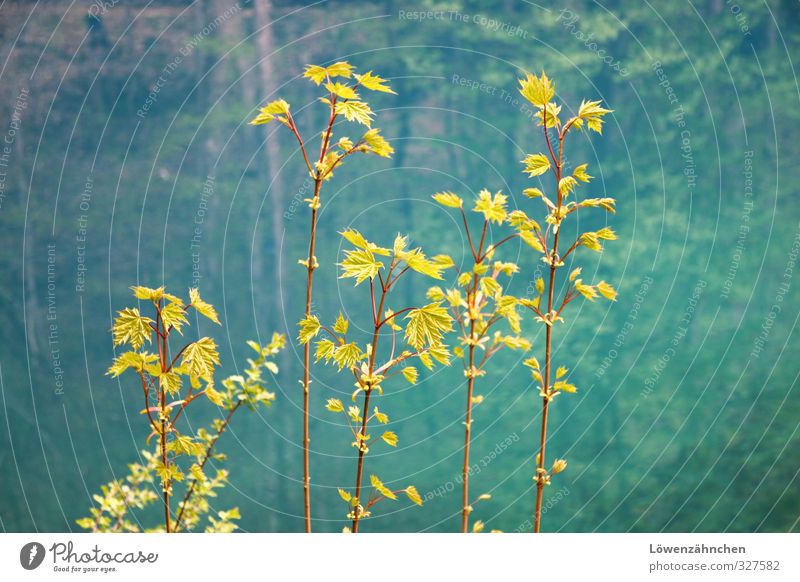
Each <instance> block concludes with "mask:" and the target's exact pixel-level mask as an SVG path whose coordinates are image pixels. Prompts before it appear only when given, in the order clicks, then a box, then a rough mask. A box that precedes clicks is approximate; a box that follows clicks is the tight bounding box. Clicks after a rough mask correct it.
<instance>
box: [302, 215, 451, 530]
mask: <svg viewBox="0 0 800 582" xmlns="http://www.w3.org/2000/svg"><path fill="white" fill-rule="evenodd" d="M342 236H343V237H344V238H345V239H346V240H347V241H348V242H349V243H350V244H351V245H353V248H352V249H349V250H347V251H345V258H344V260H343V261H342V262H341V263H340V264H339V266H340V267H341V268H342V275H341V278H353V279H355V285H356V286H358V285H360V284H361V283H363V282H364V281H367V280H368V281H369V305H370V309H371V318H372V319H371V325H370V328H371V330H372V334H371V340H370V342H369V343H366V344H361V345H359V344H358V343H357V342H355V341H352V340H351V339H350V338H349V337H348V329H349V326H350V324H349V321H348V320H347V319H345V318H344V316H343V315H342V314H341V313H340V314H339V317H338V318H337V320H336V323H335V324H334V325H333V326H332V327H327V326H324V325H322V324H321V323H320V322H319V319H317V317H316V316H314V315H309V316H308V317H307V318H306V319H304V320H303V321H302V322H301V325H300V337H299V340H300V343H302V344H304V345H309V342H310V341H311V340H312V339H313V338H315V337H316V336H317V335H318V334H319V333H320V332H322V331H324V332H325V333H326V334H327V336H328V337H325V338H323V339H320V340H318V341H317V342H316V352H315V355H316V361H319V360H325V363H326V364H328V363H332V364H334V365H336V367H337V368H338V369H339V372H344V373H345V374H346V375H348V376H349V375H350V374H352V375H353V377H354V378H355V380H356V383H355V387H356V390H355V391H354V392H353V395H352V400H353V402H356V400H357V399H358V397H359V395H361V402H362V405H361V406H360V407H359V406H357V405H354V406H348V407H347V408H346V409H345V406H344V404H343V403H342V401H341V400H339V399H337V398H331V399H329V400H328V403H327V406H326V408H327V409H328V410H329V411H331V412H334V413H337V414H342V415H343V416H344V418H345V420H346V422H347V424H348V426H349V427H350V432H351V433H352V434H353V439H354V440H353V443H352V444H353V446H354V447H355V448H356V449H358V456H357V461H356V467H355V489H354V490H353V491H352V492H350V491H346V490H344V489H339V495H340V496H341V498H342V499H343V500H344V501H345V502H346V503H347V504H348V507H349V508H350V509H349V513H348V515H347V518H348V519H351V520H352V529H350V530H348V528H345V531H352V532H353V533H358V528H359V523H360V521H361V519H363V518H365V517H368V516H369V515H370V508H371V507H372V506H373V505H375V504H376V503H378V502H379V501H381V500H383V499H391V500H394V499H397V494H398V493H405V494H406V496H407V497H408V498H409V499H410V500H411V501H412V502H414V503H416V504H417V505H422V498H421V497H420V495H419V493H418V492H417V490H416V488H415V487H413V486H408V487H406V488H405V489H401V490H398V491H393V490H391V489H389V488H388V487H386V486H385V485H384V484H383V482H382V481H381V480H380V479H379V478H378V477H377V476H376V475H371V476H370V485H371V486H372V489H371V491H370V493H369V496H366V495H365V494H364V493H363V489H364V487H363V486H362V477H363V473H364V457H365V456H366V454H367V453H368V452H369V441H370V438H371V435H370V434H369V432H368V429H369V422H370V421H371V420H375V421H376V422H378V423H379V424H387V423H388V422H389V417H388V415H387V414H386V413H385V412H383V411H381V410H380V409H379V408H378V407H377V406H374V404H375V402H374V400H373V396H372V395H373V393H375V392H377V394H383V386H384V382H385V381H386V380H388V379H389V378H391V377H392V376H395V375H397V374H402V376H403V377H404V378H405V379H406V380H407V381H408V382H410V383H411V384H415V383H416V381H417V376H418V372H417V369H416V368H415V367H414V366H410V365H408V364H409V362H410V361H412V360H413V359H414V358H416V359H418V360H419V361H420V362H421V363H422V365H424V366H425V367H426V368H428V369H432V368H433V366H434V363H433V361H434V360H436V361H437V362H439V363H440V364H443V365H448V364H449V360H450V353H449V351H448V349H447V346H445V345H444V344H443V343H442V340H443V338H444V335H445V334H446V333H447V332H448V331H450V330H451V329H452V319H451V317H450V315H449V314H448V312H447V308H446V307H443V306H442V304H441V302H440V301H435V302H433V303H429V304H427V305H424V306H422V307H403V308H402V309H398V310H397V311H393V310H392V309H391V308H390V307H389V301H388V299H389V296H390V294H391V292H392V290H393V289H394V288H395V285H396V284H397V281H398V280H399V279H400V278H401V277H402V276H403V275H405V274H406V273H408V272H409V271H416V272H417V273H420V274H422V275H425V276H428V277H431V278H433V279H441V278H442V271H443V270H444V269H445V268H447V267H449V266H451V265H452V259H451V258H450V257H447V256H445V255H439V256H436V257H434V258H433V259H428V258H427V257H426V256H425V254H424V253H423V252H422V250H421V249H420V248H415V249H413V250H406V247H407V245H408V240H407V238H406V237H404V236H401V235H397V237H396V238H395V240H394V245H393V246H392V248H391V249H388V248H383V247H379V246H377V245H375V244H373V243H371V242H369V241H367V240H366V239H365V238H364V237H363V236H362V235H361V233H359V232H358V231H355V230H346V231H345V232H343V233H342ZM400 316H403V317H402V318H401V317H400ZM401 322H404V323H405V329H403V325H402V324H401ZM399 332H403V340H402V341H404V342H405V344H406V347H405V348H399V347H398V345H397V344H398V338H397V336H398V333H399ZM387 336H388V337H387ZM382 340H383V341H382ZM387 342H388V348H387V347H385V346H386V344H387ZM376 398H377V396H376ZM371 405H373V408H372V409H370V406H371ZM380 438H381V439H382V440H383V442H384V443H385V444H387V445H389V446H391V447H396V446H397V435H396V434H395V433H394V432H393V431H391V430H386V431H383V433H382V434H381V437H380Z"/></svg>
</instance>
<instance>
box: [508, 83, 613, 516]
mask: <svg viewBox="0 0 800 582" xmlns="http://www.w3.org/2000/svg"><path fill="white" fill-rule="evenodd" d="M520 93H521V94H522V96H523V97H524V98H525V99H527V100H528V101H529V102H530V103H531V104H533V105H534V107H535V108H536V110H537V115H536V117H537V119H538V120H539V125H541V126H542V128H543V133H544V138H545V142H546V144H547V151H548V152H549V155H548V154H532V155H529V156H527V157H526V158H525V159H524V160H523V161H522V163H523V164H524V166H525V170H524V171H525V172H526V173H527V174H528V176H530V177H534V176H539V175H542V174H545V173H546V172H548V171H551V172H552V174H553V177H554V181H555V193H554V194H553V195H552V197H548V196H546V195H545V194H544V193H543V192H542V191H541V190H539V189H538V188H531V189H527V190H526V191H525V192H524V193H525V194H526V195H527V196H528V197H529V198H532V199H538V200H540V201H541V203H542V205H543V207H544V208H543V210H544V212H545V213H546V214H545V223H546V224H547V227H546V228H545V230H544V231H542V229H541V228H540V227H539V225H538V223H533V222H531V223H528V221H527V220H522V219H519V220H516V221H515V223H516V224H515V227H516V228H517V229H518V232H519V234H520V236H523V234H525V233H527V234H526V235H525V236H527V238H528V239H529V240H534V239H535V240H536V241H537V243H538V244H536V245H532V244H529V246H531V247H532V248H533V249H534V251H536V252H537V254H539V255H542V256H541V257H538V258H539V259H540V260H541V261H543V262H544V263H545V264H547V265H548V267H549V269H548V270H549V277H547V282H545V279H544V278H541V277H540V278H537V279H536V283H535V291H536V296H535V297H533V298H532V299H526V300H525V301H521V302H520V305H523V306H524V307H526V308H528V309H530V310H531V311H533V313H534V314H535V316H536V321H538V322H539V323H542V324H543V325H544V326H545V346H544V370H541V368H540V366H539V361H538V360H537V359H536V358H529V359H528V360H526V362H525V364H526V365H527V366H528V367H530V368H531V374H532V377H533V379H534V381H535V382H537V383H538V384H539V395H540V396H541V398H542V403H543V412H542V420H541V423H542V429H541V435H542V438H541V442H540V448H539V453H538V454H537V456H536V475H535V477H534V481H535V482H536V490H537V493H536V508H535V512H534V520H535V521H534V531H537V532H538V531H539V528H540V524H541V507H542V490H543V487H544V486H545V485H549V484H550V482H551V476H552V475H555V474H557V473H560V472H562V471H563V470H564V469H566V466H567V463H566V461H565V460H563V459H557V460H556V461H555V462H554V463H553V466H552V468H551V469H550V470H549V471H548V470H547V469H546V468H545V457H544V453H545V441H546V434H547V409H548V405H549V403H550V402H551V401H552V400H553V399H554V398H555V397H556V396H558V395H559V394H562V393H568V394H573V393H575V392H577V388H576V387H575V385H574V384H572V383H570V382H569V381H567V380H566V379H562V378H564V376H566V375H567V373H568V370H567V368H566V367H564V366H561V367H559V368H558V369H557V370H556V372H555V381H554V380H553V379H552V378H551V360H552V355H553V354H552V348H551V339H552V331H553V326H554V325H555V323H556V322H563V321H564V318H563V317H562V312H563V311H564V309H565V307H566V306H567V305H568V304H569V303H570V302H572V301H573V300H574V299H576V298H577V297H579V296H582V297H585V298H586V299H588V300H589V301H594V300H595V299H596V298H597V297H599V296H602V297H603V298H605V299H608V300H610V301H614V300H616V296H617V292H616V291H615V289H614V287H613V286H612V285H610V284H609V283H607V282H605V281H599V282H598V283H595V284H590V283H585V282H584V280H583V279H582V278H580V277H579V275H580V273H581V269H580V268H575V269H573V270H572V272H571V273H570V275H569V276H568V278H567V285H566V291H565V292H564V295H563V297H562V298H561V300H560V302H559V301H558V299H557V298H556V299H555V300H554V296H555V290H556V289H557V288H559V286H560V285H561V282H560V281H559V280H558V276H557V275H558V270H559V269H560V268H562V267H564V266H565V260H566V259H567V258H568V257H570V255H571V254H572V253H573V252H575V251H576V250H578V249H579V248H581V247H584V248H586V249H588V250H591V251H595V252H602V251H603V245H602V242H601V241H609V240H615V239H616V238H617V236H616V234H615V233H614V231H613V230H611V228H609V227H603V228H601V229H600V230H597V231H588V232H583V233H580V234H579V235H578V237H577V238H576V239H575V241H574V242H573V243H572V244H571V246H570V247H569V248H568V249H567V251H566V252H563V253H562V252H561V250H560V249H559V242H560V241H559V238H560V236H561V233H562V223H563V221H564V220H565V219H566V218H567V216H569V215H570V214H573V213H576V212H577V211H578V210H579V209H581V208H592V207H601V208H603V209H604V210H607V211H610V212H614V210H615V208H616V206H615V204H616V203H615V201H614V199H612V198H599V199H598V198H595V199H586V200H583V201H578V200H570V197H573V198H577V189H578V186H579V185H580V184H581V183H584V184H588V183H589V182H590V181H591V179H592V176H590V175H589V173H588V171H587V168H588V164H580V165H578V166H576V167H575V169H574V170H573V171H572V174H571V175H568V174H566V173H565V168H564V161H563V160H564V142H565V139H566V138H567V135H568V133H569V131H570V129H572V128H575V129H581V128H583V127H586V128H588V129H590V130H592V131H595V132H597V133H598V134H599V133H602V125H603V117H604V116H605V115H607V114H608V113H611V111H610V110H608V109H604V108H602V107H600V101H583V102H582V103H581V105H580V107H579V108H578V114H577V115H576V116H575V117H572V118H570V119H568V120H567V121H566V122H564V123H563V124H562V122H561V120H560V119H559V117H558V115H559V113H560V112H561V106H560V105H557V104H556V103H553V102H552V101H551V99H553V97H554V95H555V85H554V83H553V82H552V81H551V80H550V79H549V78H548V77H547V75H546V74H545V73H544V72H542V74H541V76H538V77H537V76H536V75H530V74H529V75H527V76H526V78H525V79H521V80H520ZM551 133H554V134H555V140H553V138H552V137H551ZM553 141H555V145H554V143H553ZM523 240H525V239H524V238H523ZM526 242H527V241H526ZM554 301H555V302H554Z"/></svg>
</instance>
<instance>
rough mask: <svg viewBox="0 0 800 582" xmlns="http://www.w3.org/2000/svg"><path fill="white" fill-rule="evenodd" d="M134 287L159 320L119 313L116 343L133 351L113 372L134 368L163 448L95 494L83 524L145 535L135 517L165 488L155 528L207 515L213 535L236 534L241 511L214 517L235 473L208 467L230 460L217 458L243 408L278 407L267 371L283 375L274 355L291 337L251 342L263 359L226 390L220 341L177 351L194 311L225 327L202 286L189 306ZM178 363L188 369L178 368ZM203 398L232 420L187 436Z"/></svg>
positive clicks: (170, 528)
mask: <svg viewBox="0 0 800 582" xmlns="http://www.w3.org/2000/svg"><path fill="white" fill-rule="evenodd" d="M131 289H132V291H133V293H134V296H135V297H136V298H137V299H139V300H141V301H148V302H150V303H151V307H152V309H153V311H154V312H155V319H153V318H148V317H145V316H143V315H141V314H140V313H139V310H138V309H136V308H126V309H123V310H121V311H120V312H119V315H118V317H117V319H116V321H115V322H114V327H113V330H112V332H113V335H114V343H115V345H124V344H126V343H127V344H128V345H129V346H130V347H131V348H132V349H133V350H132V351H126V352H123V353H122V354H120V355H119V356H118V357H117V358H116V359H115V360H114V363H113V364H112V366H111V367H110V368H109V370H108V374H109V375H111V376H113V377H118V376H120V375H121V374H122V373H123V372H125V371H127V370H132V371H134V372H135V373H136V374H137V375H138V376H139V380H140V383H141V389H142V392H143V396H144V401H145V408H144V410H142V414H143V415H146V416H147V419H148V421H149V423H150V428H151V431H152V432H151V434H150V437H148V439H147V440H148V442H149V441H150V438H151V437H153V436H155V437H156V438H157V446H156V450H155V451H149V450H143V451H142V453H141V454H142V458H143V459H144V460H145V463H135V464H131V465H129V466H128V468H129V474H128V475H127V476H126V477H125V478H124V479H118V480H115V481H112V482H110V483H108V484H107V485H104V486H103V487H102V488H101V494H98V495H95V496H94V500H95V502H96V503H97V505H96V506H94V507H92V508H91V509H90V510H89V512H90V515H89V516H88V517H85V518H81V519H79V520H78V521H77V523H78V525H80V526H81V527H82V528H84V529H88V530H91V531H95V532H133V531H138V526H137V525H136V524H135V522H134V521H132V518H131V512H132V511H134V510H144V509H145V508H146V507H147V506H149V505H151V504H153V503H155V502H156V501H157V500H158V498H159V496H158V495H156V493H155V492H154V491H153V489H154V488H155V487H156V483H158V488H159V489H160V491H161V498H162V500H163V505H164V523H163V524H162V525H159V526H155V527H153V528H150V529H148V531H166V532H168V533H169V532H178V531H190V530H192V529H194V528H195V527H197V526H198V525H199V523H200V521H201V519H202V518H203V517H204V516H207V517H208V524H207V525H206V527H205V531H206V532H232V531H234V530H235V529H236V528H237V526H236V524H235V521H234V520H236V519H239V518H240V515H239V510H238V509H237V508H233V509H230V510H227V511H217V512H212V507H211V504H210V499H211V498H213V497H216V495H217V490H218V489H220V488H222V487H224V486H225V485H226V483H227V479H228V471H227V470H225V469H217V470H216V472H215V473H214V474H211V475H209V474H207V472H206V470H207V469H206V465H207V463H208V461H209V460H212V459H213V460H215V461H217V462H222V461H223V460H224V458H225V456H224V455H222V454H219V453H214V446H215V445H216V443H217V440H218V439H219V437H220V436H221V435H222V433H223V432H225V430H226V429H227V427H228V425H229V424H230V421H231V418H232V417H233V415H234V413H235V412H236V411H237V410H239V408H240V407H242V406H245V407H246V408H248V409H250V410H255V409H256V408H257V407H258V406H270V405H271V403H272V401H273V400H274V399H275V394H274V393H272V392H269V391H268V390H267V389H266V382H265V379H264V376H263V374H264V372H265V371H266V372H268V373H271V374H277V372H278V367H277V366H276V364H275V363H274V361H272V358H273V357H274V356H275V355H277V354H278V352H280V350H282V349H283V348H284V346H285V338H284V336H283V335H281V334H273V336H272V339H271V341H270V343H269V344H267V345H266V346H261V345H259V344H258V343H256V342H254V341H249V342H248V345H249V346H250V347H251V348H252V349H253V350H254V351H255V352H256V354H257V355H256V357H255V358H248V360H247V362H248V367H247V369H246V370H245V373H244V375H233V376H229V377H228V378H226V379H225V380H223V381H222V387H223V390H221V391H220V390H217V389H216V388H215V386H214V371H215V369H216V366H217V365H219V363H220V360H219V353H218V351H217V346H216V343H215V342H214V340H213V339H211V338H210V337H202V338H200V339H198V340H196V341H194V342H189V343H187V344H185V345H184V346H183V347H181V348H180V349H179V350H178V351H177V353H176V355H175V356H172V354H171V348H172V346H171V342H170V339H171V334H172V332H173V331H177V332H180V329H181V327H182V326H184V325H188V324H189V321H188V319H187V318H186V313H187V311H188V310H189V309H194V310H195V311H197V312H198V313H199V314H201V315H203V316H204V317H206V318H208V319H210V320H211V321H213V322H215V323H219V317H218V315H217V312H216V311H215V309H214V307H213V306H212V305H211V304H209V303H206V302H205V301H203V299H202V298H201V297H200V294H199V292H198V291H197V289H190V290H189V301H188V302H186V303H184V302H183V301H182V300H181V299H180V298H179V297H176V296H174V295H170V294H168V293H165V292H164V289H163V287H159V288H158V289H151V288H148V287H132V288H131ZM145 343H147V344H154V345H155V347H156V352H157V353H156V354H152V353H149V352H143V351H141V348H142V346H143V345H144V344H145ZM178 359H180V360H181V362H180V365H177V362H178ZM184 380H186V382H184ZM201 396H205V397H206V398H207V399H208V401H210V402H211V403H212V404H213V405H215V406H216V407H218V409H219V410H220V412H222V413H223V414H224V416H222V417H220V418H216V419H215V420H214V421H213V422H212V423H211V426H210V427H209V428H208V429H204V428H201V429H199V430H197V431H196V432H195V433H188V434H185V433H183V432H181V425H179V424H178V420H179V418H180V417H181V415H182V414H183V412H184V410H185V409H186V408H187V406H188V405H189V404H190V403H192V402H194V401H196V400H197V399H198V398H200V397H201ZM176 483H180V484H182V486H183V487H184V491H183V498H182V500H181V501H180V503H179V504H178V505H177V511H176V513H175V514H174V515H173V513H172V507H171V504H170V498H171V497H172V496H174V494H175V485H176ZM136 521H137V522H138V520H136Z"/></svg>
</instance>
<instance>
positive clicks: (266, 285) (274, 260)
mask: <svg viewBox="0 0 800 582" xmlns="http://www.w3.org/2000/svg"><path fill="white" fill-rule="evenodd" d="M253 7H254V9H255V22H256V35H255V36H256V47H257V48H258V56H257V58H258V62H259V76H260V81H261V82H260V89H261V91H260V93H261V97H260V103H258V105H264V104H265V103H266V102H268V101H271V100H273V99H276V98H277V95H276V93H275V91H276V88H277V86H278V83H277V80H276V77H275V70H276V69H275V56H274V55H273V53H274V52H275V38H274V36H273V35H274V29H273V27H272V20H273V11H272V9H273V6H272V2H271V0H254V1H253ZM271 129H274V128H271V127H270V128H269V130H271ZM269 130H268V131H269ZM264 151H265V154H266V156H265V157H266V160H265V161H266V164H265V167H266V172H265V181H264V183H265V184H266V185H267V186H268V187H269V195H268V200H267V201H266V204H265V205H264V208H267V209H269V212H270V216H269V227H268V228H266V229H265V228H262V229H261V230H262V231H269V233H270V241H269V242H270V243H271V251H272V252H271V253H269V254H267V252H266V251H263V252H262V250H261V249H258V248H256V249H254V250H253V253H254V254H253V261H254V263H253V280H254V281H255V282H256V287H257V288H263V289H272V290H273V292H271V293H269V294H268V301H269V303H266V305H267V309H269V316H268V317H266V318H263V317H262V320H264V321H268V322H269V324H270V326H271V327H275V328H276V329H277V326H278V323H279V322H281V321H282V319H283V318H282V317H281V316H280V313H281V311H282V309H283V305H282V302H281V297H282V296H283V295H284V294H283V291H282V289H281V279H282V277H281V274H282V269H281V240H282V237H283V234H284V221H283V212H284V210H285V208H284V207H285V205H286V199H287V197H286V195H285V192H284V188H283V180H282V179H281V178H282V177H281V176H280V175H279V174H278V172H279V169H280V167H281V152H280V147H279V145H278V141H277V139H275V138H274V137H273V138H272V139H268V140H267V142H266V145H265V147H264ZM265 242H266V241H265ZM265 246H266V244H265ZM266 257H268V259H269V260H268V264H269V265H270V268H268V269H267V270H266V272H264V269H263V264H262V261H264V258H266ZM267 279H268V280H267ZM260 303H261V302H259V303H257V305H259V304H260ZM288 335H289V337H290V341H291V336H292V334H291V333H288ZM290 353H291V352H290V350H284V351H283V352H282V353H281V356H280V367H281V370H282V371H287V372H289V373H291V371H290V367H289V363H290V357H289V356H290ZM287 385H291V382H290V381H287ZM273 420H274V422H275V429H276V431H277V432H279V433H280V436H283V437H286V438H292V437H291V435H292V434H293V431H292V430H291V427H292V425H293V424H294V423H293V422H292V421H293V420H294V417H291V418H289V417H287V416H286V415H282V416H280V417H279V418H276V419H273ZM264 438H268V439H269V440H270V446H271V448H272V449H273V450H274V454H271V455H270V456H271V458H272V459H274V460H275V470H276V471H277V472H278V473H279V474H282V475H286V474H288V470H289V469H288V468H289V467H292V466H296V463H294V462H293V461H295V459H293V458H288V457H289V455H290V453H291V452H293V451H294V449H292V448H291V447H287V446H284V445H283V442H282V439H281V438H280V437H279V436H278V435H275V434H265V435H264ZM278 483H279V484H278V489H277V490H275V491H274V495H273V497H272V498H271V499H269V500H268V502H269V503H270V504H271V505H273V506H277V502H278V501H279V500H280V501H281V502H286V498H287V494H288V492H287V480H286V479H281V480H280V481H279V482H278ZM289 485H291V483H289ZM292 497H293V496H292ZM292 506H295V504H294V503H292ZM276 516H277V513H275V512H273V513H271V514H270V522H272V521H273V519H275V520H277V517H276ZM276 528H277V522H276V523H274V524H272V523H271V524H270V529H271V530H274V529H276Z"/></svg>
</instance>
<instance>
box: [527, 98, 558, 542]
mask: <svg viewBox="0 0 800 582" xmlns="http://www.w3.org/2000/svg"><path fill="white" fill-rule="evenodd" d="M542 119H543V121H544V134H545V138H546V140H547V146H548V148H549V149H550V154H551V156H552V157H553V161H554V162H555V164H556V167H555V174H556V189H557V190H558V198H557V200H558V204H557V205H556V206H557V209H558V210H560V209H561V203H562V196H561V189H560V188H559V187H558V185H559V184H560V182H561V159H562V157H561V156H562V152H563V146H564V141H563V139H564V134H562V133H559V148H558V159H556V158H555V155H554V154H553V148H552V146H551V145H550V136H549V134H548V133H547V122H546V121H547V107H546V106H545V108H544V111H543V115H542ZM560 233H561V229H558V230H557V231H556V233H555V235H553V250H552V252H551V254H550V282H549V285H548V290H547V314H548V317H549V314H550V313H551V312H552V310H553V290H554V287H555V279H556V269H557V268H558V260H559V259H558V235H559V234H560ZM554 324H555V321H550V322H549V323H545V325H546V330H545V356H544V386H543V394H544V395H543V396H542V424H541V430H540V432H539V455H538V461H537V463H536V509H535V512H534V524H533V531H534V532H535V533H539V532H540V531H541V524H542V495H543V492H544V485H545V480H544V470H545V469H544V466H545V453H546V449H547V412H548V404H549V402H550V399H549V391H550V360H551V355H552V349H551V346H552V337H553V325H554Z"/></svg>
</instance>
